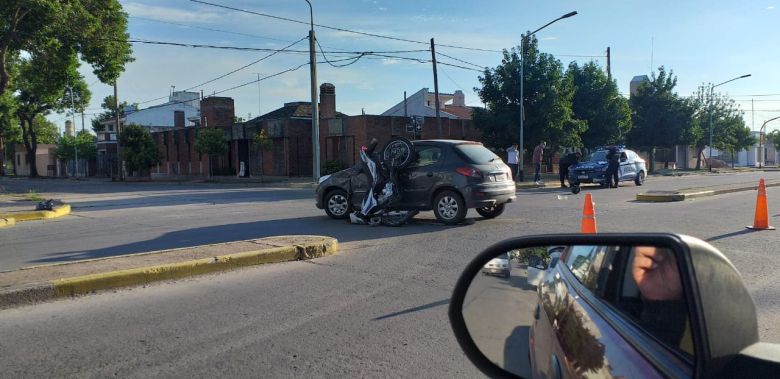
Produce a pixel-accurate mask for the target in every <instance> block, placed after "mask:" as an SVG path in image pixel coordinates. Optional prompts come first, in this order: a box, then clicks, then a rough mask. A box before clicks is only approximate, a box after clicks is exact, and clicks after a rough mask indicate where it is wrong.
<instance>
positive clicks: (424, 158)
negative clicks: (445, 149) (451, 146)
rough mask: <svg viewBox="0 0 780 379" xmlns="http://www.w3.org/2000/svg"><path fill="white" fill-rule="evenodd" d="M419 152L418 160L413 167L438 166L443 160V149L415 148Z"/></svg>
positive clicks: (431, 147)
mask: <svg viewBox="0 0 780 379" xmlns="http://www.w3.org/2000/svg"><path fill="white" fill-rule="evenodd" d="M415 150H416V151H417V160H416V161H414V162H413V163H412V165H411V166H412V167H425V166H430V165H433V164H436V163H437V162H439V160H440V159H441V155H442V149H441V148H440V147H437V146H420V147H417V146H415Z"/></svg>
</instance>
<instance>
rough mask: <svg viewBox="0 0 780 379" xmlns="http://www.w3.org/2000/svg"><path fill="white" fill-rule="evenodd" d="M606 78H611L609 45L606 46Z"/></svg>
mask: <svg viewBox="0 0 780 379" xmlns="http://www.w3.org/2000/svg"><path fill="white" fill-rule="evenodd" d="M607 78H608V79H609V80H610V81H611V80H612V59H611V56H610V52H609V46H607Z"/></svg>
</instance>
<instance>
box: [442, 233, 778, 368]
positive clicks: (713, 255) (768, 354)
mask: <svg viewBox="0 0 780 379" xmlns="http://www.w3.org/2000/svg"><path fill="white" fill-rule="evenodd" d="M550 246H568V247H569V249H568V250H567V252H566V253H564V254H563V255H562V256H560V258H559V260H560V262H561V263H560V264H557V265H556V266H555V268H551V269H550V270H549V274H546V275H547V276H545V277H544V278H543V279H541V280H540V281H539V284H538V285H537V284H536V283H533V284H534V287H532V288H533V289H534V290H537V289H538V291H533V292H528V291H529V288H522V287H523V286H524V285H525V284H523V285H517V283H518V282H520V281H522V283H531V280H530V275H531V271H532V268H533V269H536V268H537V267H536V266H535V265H529V269H528V275H529V276H528V277H527V278H524V279H518V278H516V277H515V276H516V275H518V274H517V273H516V272H515V271H513V273H512V277H511V278H509V279H510V281H509V283H510V284H512V285H513V287H512V290H517V289H524V290H526V292H525V293H523V294H521V295H522V296H525V297H523V299H525V300H523V301H526V302H529V301H531V302H534V303H533V304H524V305H523V307H522V308H521V309H520V311H517V312H514V311H510V312H502V311H501V310H498V309H495V307H490V304H487V303H488V300H489V299H491V300H494V299H495V298H496V296H486V297H484V298H482V299H477V300H478V301H474V300H475V299H474V296H473V295H471V298H470V299H469V300H468V301H466V298H467V292H468V290H469V288H470V287H471V286H472V283H473V282H474V283H476V282H477V280H478V279H479V278H480V276H478V275H477V274H479V271H480V269H481V268H482V267H483V266H484V264H485V263H487V262H488V261H490V259H492V258H494V257H495V256H498V255H500V254H503V253H506V252H507V251H516V250H522V249H542V248H547V247H550ZM647 246H649V247H656V248H661V249H665V251H669V252H671V254H672V255H671V256H672V261H673V262H675V263H676V270H675V271H676V272H677V273H678V274H679V279H677V280H678V281H679V287H678V288H681V291H682V296H683V299H684V301H685V302H684V303H683V309H685V311H683V312H687V313H685V316H686V317H687V323H686V324H685V328H686V330H685V331H686V333H688V332H690V337H689V338H690V340H691V344H692V346H691V347H690V349H691V355H690V357H691V358H690V362H691V363H690V364H691V366H690V367H689V369H690V372H691V373H693V374H694V376H697V377H710V376H721V375H723V373H726V372H731V373H734V374H737V373H739V374H738V375H739V376H751V375H752V373H756V374H762V373H773V374H777V373H780V371H778V370H780V354H776V353H777V352H780V347H777V346H775V345H769V344H761V343H759V342H758V323H757V317H756V309H755V305H754V304H753V300H752V299H751V297H750V295H749V292H748V290H747V288H746V287H745V285H744V283H743V281H742V278H741V276H740V274H739V272H738V271H737V270H736V268H735V267H734V266H733V264H732V263H731V262H730V261H729V260H728V259H727V258H726V257H725V256H724V255H723V254H722V253H721V252H720V251H718V250H717V249H715V248H714V247H713V246H711V245H709V244H708V243H706V242H704V241H701V240H699V239H696V238H694V237H689V236H683V235H675V234H656V233H653V234H635V233H631V234H590V235H587V234H558V235H537V236H528V237H520V238H513V239H509V240H505V241H502V242H499V243H497V244H495V245H493V246H491V247H489V248H488V249H487V250H485V251H483V252H482V253H480V254H479V255H478V256H477V257H476V258H475V259H474V260H473V261H472V262H471V263H469V265H468V266H467V267H466V269H465V270H464V272H463V274H462V275H461V277H460V278H459V279H458V282H457V284H456V286H455V290H454V292H453V296H452V299H451V301H450V308H449V318H450V323H451V325H452V328H453V331H454V333H455V337H456V339H457V341H458V343H459V344H460V346H461V348H462V349H463V351H464V352H465V354H466V356H467V357H468V358H469V359H470V360H471V361H472V363H474V364H475V365H476V366H477V367H478V368H479V369H480V370H482V372H484V373H485V374H487V375H488V376H491V377H523V376H529V375H533V372H535V371H533V372H532V371H531V370H530V369H527V370H521V371H516V370H514V369H515V368H516V367H510V366H512V362H508V360H512V359H515V358H514V357H517V358H518V359H521V358H522V355H521V354H506V353H505V355H504V356H501V357H498V359H496V358H495V357H489V356H488V355H489V354H490V351H496V349H494V346H491V348H490V349H488V348H486V349H484V351H483V349H482V346H480V343H481V341H478V339H479V338H482V337H484V338H487V339H484V340H483V341H487V342H485V343H484V345H487V344H489V343H493V342H494V341H496V340H498V341H500V342H502V343H503V342H504V340H503V339H501V338H495V337H496V336H484V334H485V333H490V332H492V331H493V330H495V328H491V327H483V325H479V323H480V322H482V323H485V324H489V325H485V326H492V325H497V324H500V322H493V320H491V319H490V318H489V317H484V316H485V315H488V314H483V313H479V316H481V317H473V316H472V317H464V314H465V313H466V312H467V310H466V309H465V307H466V306H464V304H468V305H471V304H478V303H480V302H481V303H484V304H483V305H486V306H485V307H483V308H484V309H490V310H491V312H490V313H489V314H504V313H511V314H513V315H519V316H517V317H524V318H525V319H527V320H529V322H530V323H531V325H529V326H528V327H524V329H522V328H520V327H518V328H515V330H514V331H513V332H512V333H511V334H512V335H510V336H509V337H510V338H511V337H512V336H514V335H521V336H525V337H521V338H520V339H515V340H514V341H512V342H511V344H513V345H515V346H516V345H517V344H518V341H520V342H522V341H523V339H524V340H525V342H524V343H525V344H526V345H527V346H528V347H527V348H526V349H527V350H528V351H529V353H528V356H529V357H531V356H533V355H534V354H533V352H532V350H533V348H534V347H533V341H534V340H535V339H536V338H545V337H546V336H542V335H541V334H540V335H536V336H535V334H534V333H535V332H534V329H533V328H535V326H534V325H535V324H536V323H538V322H539V320H540V319H543V320H544V319H545V317H548V316H547V314H549V311H546V310H545V307H548V309H550V308H549V307H551V306H552V305H550V304H551V303H549V302H547V303H545V301H543V300H544V299H545V298H544V296H546V295H545V294H546V293H549V294H550V295H549V296H551V297H555V295H556V291H560V290H561V288H563V289H564V290H565V288H566V285H562V284H561V283H560V282H561V280H562V277H564V278H563V279H566V280H572V279H567V278H575V277H576V278H579V279H580V280H579V281H578V282H576V283H575V285H576V286H583V287H585V286H589V285H593V286H597V285H598V284H596V282H597V281H598V280H600V278H591V277H589V276H588V274H589V273H592V271H588V269H584V270H583V269H580V268H579V267H575V266H577V265H578V262H580V259H579V258H582V257H581V256H577V255H576V254H577V253H576V252H575V251H576V250H577V249H576V248H578V247H579V248H582V247H587V248H590V247H593V248H600V247H604V248H605V249H604V251H610V252H611V254H613V256H614V254H623V255H622V256H623V257H624V258H622V259H624V260H623V261H622V263H621V264H622V266H621V267H625V268H627V269H628V271H627V272H628V273H631V269H632V268H633V266H627V265H629V263H628V262H627V260H628V259H629V258H628V257H629V256H631V257H633V258H631V259H636V256H637V255H639V254H640V253H636V252H637V251H638V250H637V249H640V248H641V249H644V247H647ZM629 251H630V252H631V253H630V254H632V255H629V253H627V252H629ZM604 254H608V253H604ZM605 259H606V258H605ZM616 259H617V258H616ZM594 261H598V259H596V260H594ZM593 265H594V266H595V263H593ZM609 267H610V268H611V266H609ZM601 270H603V268H602V269H601ZM517 271H522V270H517ZM600 272H604V271H599V273H600ZM608 275H609V274H608ZM629 276H630V275H629ZM482 280H483V282H482V283H480V284H477V285H475V287H478V289H479V292H480V293H486V292H487V289H489V288H496V289H497V290H500V291H502V292H501V293H502V294H507V293H509V295H507V296H510V297H508V298H507V297H504V298H501V299H502V300H500V301H499V302H498V303H494V304H499V305H501V304H509V303H511V302H518V301H521V300H519V299H520V298H518V297H514V296H515V294H514V293H512V292H508V291H507V286H506V284H505V282H503V283H500V286H499V285H498V284H496V285H492V284H490V283H488V282H485V281H486V280H490V278H487V279H482ZM535 280H538V278H537V279H535ZM573 281H576V279H574V280H573ZM579 282H582V283H579ZM485 283H488V284H485ZM537 286H538V288H536V287H537ZM560 286H563V287H560ZM576 286H575V287H576ZM548 288H549V289H548ZM594 288H595V287H594ZM616 288H620V287H616ZM545 291H547V292H545ZM537 292H538V293H537ZM498 293H499V292H494V293H493V294H494V295H497V294H498ZM579 295H582V296H579ZM579 295H578V296H577V297H574V298H575V299H579V298H585V297H588V296H585V295H583V294H582V293H580V294H579ZM642 295H644V293H642ZM614 296H622V295H614ZM590 298H594V299H595V298H596V297H595V296H594V295H592V294H591V295H589V299H588V300H587V301H595V300H592V299H590ZM561 301H562V303H561ZM582 301H586V300H585V299H583V300H582ZM536 302H538V303H536ZM553 303H554V304H559V303H560V304H564V306H568V305H566V304H567V300H565V299H564V300H561V299H560V298H555V300H554V302H553ZM554 306H558V305H554ZM472 307H473V306H472ZM607 308H608V307H605V308H604V309H607ZM540 309H541V311H540ZM558 309H560V308H558ZM525 311H528V315H525V314H524V313H525ZM470 312H472V313H474V312H475V311H470ZM480 312H481V311H480ZM555 312H559V311H555ZM539 313H542V315H541V316H539ZM596 313H598V314H600V315H601V316H603V317H604V318H605V319H606V322H600V323H601V324H603V327H608V326H609V325H611V326H612V327H614V328H616V330H617V329H619V327H618V326H616V325H618V324H619V323H620V322H619V321H615V320H610V319H609V318H608V317H612V314H611V313H609V312H604V313H599V312H596ZM475 314H476V313H475ZM555 314H556V315H558V313H555ZM581 316H582V313H581V312H580V313H579V315H578V316H577V317H581ZM555 317H559V316H555ZM615 317H617V316H615ZM661 317H662V318H661V321H663V315H661ZM467 319H468V321H467ZM586 321H587V320H585V321H582V323H581V325H593V323H592V321H587V322H586ZM560 322H561V321H560V320H559V321H557V323H558V325H561V324H560ZM553 324H555V323H553ZM529 328H530V329H529ZM520 329H522V330H520ZM540 330H541V329H540ZM518 331H519V332H518ZM516 332H517V333H516ZM480 333H482V334H480ZM540 333H541V332H540ZM621 333H622V332H621V331H617V332H610V334H613V335H624V334H621ZM686 335H687V334H686ZM499 337H500V336H499ZM624 337H625V335H624ZM510 338H506V344H507V345H506V346H507V348H508V347H509V345H510ZM554 338H555V337H553V339H554ZM601 342H602V341H600V342H599V343H601ZM550 343H555V342H554V341H553V342H550ZM596 346H598V345H596ZM602 346H603V345H602ZM626 346H628V345H626ZM614 348H617V346H613V347H612V349H614ZM507 351H508V350H507ZM601 351H602V352H603V351H604V349H603V347H602V348H601ZM637 351H640V353H637V354H648V353H647V351H646V350H645V351H644V352H641V349H637ZM485 352H488V353H487V355H486V353H485ZM773 354H775V355H773ZM656 357H657V355H656ZM553 358H556V362H565V361H568V362H574V363H572V364H574V365H575V366H576V365H577V363H576V362H577V361H576V357H574V358H575V359H574V360H572V359H569V360H566V358H570V357H565V358H564V359H563V360H561V359H560V358H558V357H555V356H553ZM526 359H527V358H526ZM647 359H650V358H649V356H648V357H647ZM497 361H501V362H502V364H501V365H499V364H497V363H496V362H497ZM591 362H592V361H591ZM605 362H606V361H605ZM757 362H758V363H757ZM759 363H760V364H759ZM529 364H530V362H529ZM530 365H531V366H533V364H530ZM539 365H547V364H546V363H544V362H542V363H539ZM751 367H754V368H752V369H751ZM560 368H561V367H559V369H560ZM597 368H598V367H597ZM737 369H738V371H734V370H737ZM753 370H755V371H753ZM594 372H595V371H594ZM617 374H623V375H625V374H626V373H617ZM770 376H774V377H778V376H777V375H770Z"/></svg>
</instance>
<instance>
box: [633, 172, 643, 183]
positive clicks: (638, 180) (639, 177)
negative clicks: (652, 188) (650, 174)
mask: <svg viewBox="0 0 780 379" xmlns="http://www.w3.org/2000/svg"><path fill="white" fill-rule="evenodd" d="M634 184H636V185H638V186H641V185H642V184H645V172H644V171H639V173H638V174H636V179H634Z"/></svg>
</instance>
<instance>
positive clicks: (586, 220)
mask: <svg viewBox="0 0 780 379" xmlns="http://www.w3.org/2000/svg"><path fill="white" fill-rule="evenodd" d="M582 233H586V234H590V233H596V212H595V209H594V205H593V197H591V195H590V194H589V193H586V194H585V205H584V206H583V207H582Z"/></svg>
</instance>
